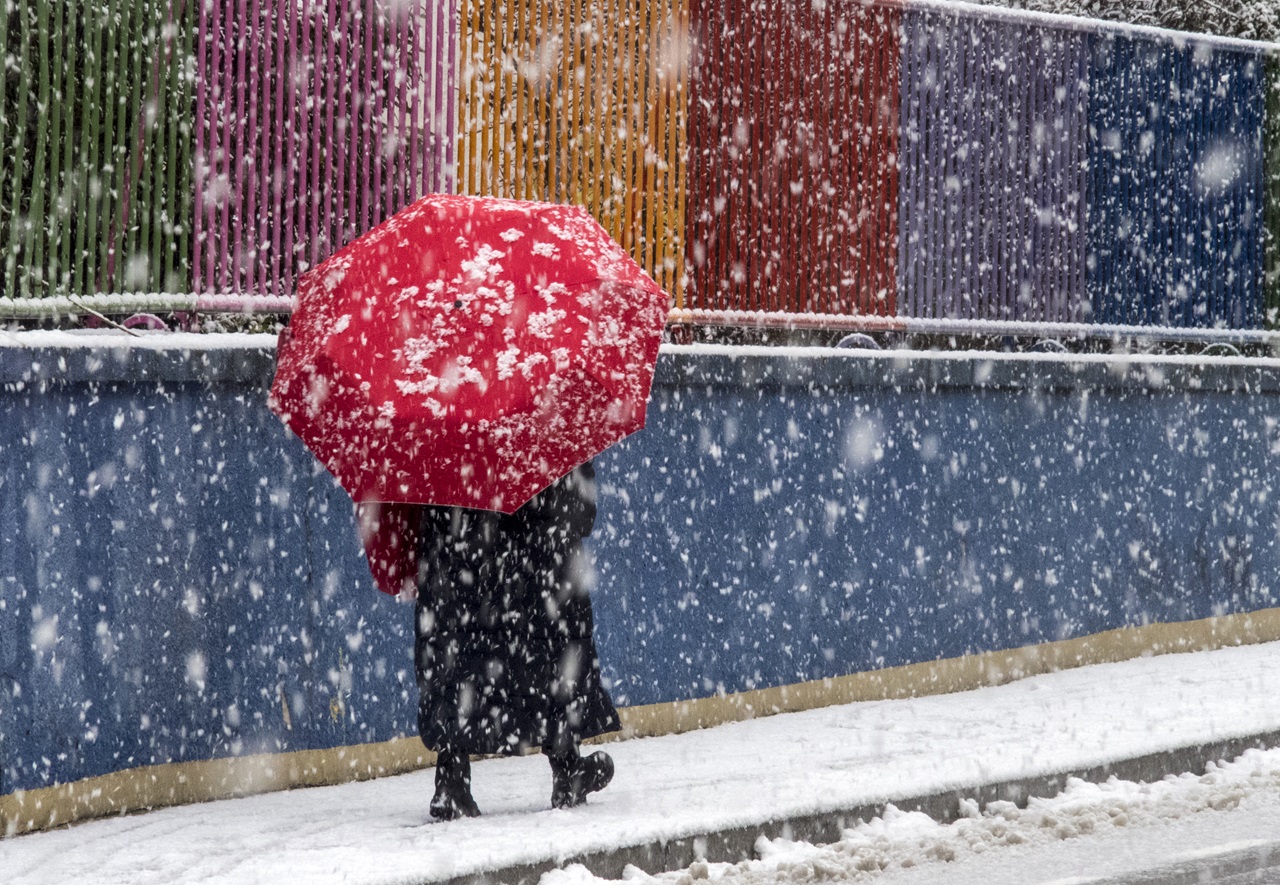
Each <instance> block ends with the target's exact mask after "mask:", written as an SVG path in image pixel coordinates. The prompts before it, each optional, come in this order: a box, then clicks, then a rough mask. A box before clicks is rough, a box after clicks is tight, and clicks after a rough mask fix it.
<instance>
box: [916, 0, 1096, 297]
mask: <svg viewBox="0 0 1280 885" xmlns="http://www.w3.org/2000/svg"><path fill="white" fill-rule="evenodd" d="M1087 63H1088V37H1087V35H1085V34H1083V33H1079V32H1076V31H1068V30H1061V29H1057V28H1049V27H1044V26H1042V25H1028V24H1023V23H1015V22H1008V21H1000V20H987V19H982V18H978V17H975V16H973V15H970V14H949V13H942V12H937V11H922V10H916V9H911V8H910V7H908V8H907V9H906V10H905V11H904V13H903V39H902V77H901V82H902V117H901V121H902V122H901V125H902V138H901V145H902V147H901V161H900V170H901V171H900V181H899V211H900V225H901V239H900V246H899V274H898V280H899V283H898V285H899V312H900V313H901V314H902V315H905V316H911V317H929V318H947V319H966V320H1026V321H1048V322H1077V321H1080V320H1082V319H1083V318H1084V314H1085V312H1086V311H1085V310H1084V309H1083V308H1084V307H1085V303H1086V302H1085V285H1084V258H1085V254H1084V198H1085V190H1086V182H1085V171H1084V170H1085V162H1084V161H1085V148H1086V144H1087V139H1086V137H1085V127H1086V121H1087V112H1086V102H1087V98H1086V91H1087V76H1088V64H1087Z"/></svg>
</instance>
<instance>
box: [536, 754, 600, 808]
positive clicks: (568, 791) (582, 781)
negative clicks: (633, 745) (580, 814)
mask: <svg viewBox="0 0 1280 885" xmlns="http://www.w3.org/2000/svg"><path fill="white" fill-rule="evenodd" d="M544 752H545V753H546V755H547V761H548V762H550V763H551V807H552V808H573V807H574V806H575V805H581V804H582V803H583V802H585V801H587V794H588V793H595V792H597V791H599V790H603V789H604V788H605V787H607V786H608V785H609V782H610V781H611V780H613V758H612V757H611V756H610V755H609V754H608V753H604V752H601V751H599V750H597V751H596V752H594V753H592V754H591V755H590V756H587V757H585V758H584V757H583V756H582V754H581V753H580V752H579V750H578V742H577V741H576V740H561V741H557V742H556V743H555V744H553V745H552V746H550V747H547V748H545V749H544Z"/></svg>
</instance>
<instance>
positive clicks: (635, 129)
mask: <svg viewBox="0 0 1280 885" xmlns="http://www.w3.org/2000/svg"><path fill="white" fill-rule="evenodd" d="M461 2H462V16H461V33H460V40H459V45H460V46H461V50H462V51H461V59H460V65H459V69H460V81H459V96H460V102H459V118H458V186H459V190H461V191H462V192H463V193H469V194H475V195H485V196H498V197H507V198H511V199H518V200H541V201H545V202H551V203H573V204H576V205H579V206H583V207H584V208H586V209H587V210H588V211H589V212H591V214H592V215H594V216H595V218H596V219H597V220H598V221H599V222H600V224H601V225H602V226H603V227H604V228H605V230H607V231H608V232H609V233H610V235H611V236H613V238H614V239H616V240H617V241H618V242H619V243H621V244H622V245H623V247H624V248H625V249H627V251H628V252H630V253H631V255H632V256H633V257H634V258H635V259H636V261H637V262H638V263H639V264H640V266H641V267H643V268H644V269H645V271H647V272H648V273H649V275H650V276H652V277H653V279H654V280H655V281H656V282H657V283H658V284H659V285H660V286H662V288H663V289H665V290H666V291H667V292H668V293H671V294H672V295H673V296H674V298H675V299H676V305H677V306H683V282H682V278H683V276H684V208H685V205H684V200H685V150H686V117H687V114H686V104H685V102H686V96H687V82H688V48H689V36H688V35H689V11H688V5H687V0H603V2H600V0H461Z"/></svg>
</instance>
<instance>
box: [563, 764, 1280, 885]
mask: <svg viewBox="0 0 1280 885" xmlns="http://www.w3.org/2000/svg"><path fill="white" fill-rule="evenodd" d="M1277 801H1280V749H1276V750H1267V751H1261V750H1250V751H1248V752H1246V753H1245V754H1244V755H1243V756H1241V757H1240V758H1239V759H1237V760H1236V761H1234V762H1230V763H1225V764H1217V765H1214V764H1211V765H1210V766H1209V767H1208V770H1207V771H1206V772H1205V773H1204V774H1203V775H1194V774H1181V775H1170V776H1169V777H1166V778H1165V779H1164V780H1162V781H1157V782H1155V783H1150V784H1144V783H1134V782H1132V781H1123V780H1117V779H1115V778H1112V779H1111V780H1109V781H1107V782H1106V783H1102V784H1093V783H1089V782H1087V781H1081V780H1076V779H1072V780H1071V781H1070V782H1069V783H1068V785H1067V787H1066V789H1065V790H1064V791H1063V792H1062V793H1060V794H1058V795H1057V796H1055V797H1053V798H1051V799H1032V800H1031V801H1030V802H1029V803H1028V805H1027V807H1026V808H1019V807H1017V806H1016V805H1014V804H1013V803H1012V802H1003V801H1001V802H992V803H990V804H988V805H987V806H986V807H985V808H979V806H978V804H977V803H976V802H973V801H972V800H964V801H963V802H962V803H961V814H962V817H961V818H960V819H959V820H957V821H955V822H953V823H950V824H942V823H939V822H937V821H935V820H934V819H932V818H930V817H929V816H927V815H925V814H922V813H920V812H910V811H902V810H900V809H898V808H896V807H894V806H893V805H889V806H888V808H887V809H886V811H885V813H884V815H883V816H882V817H878V818H875V819H873V820H871V821H866V822H863V821H859V822H858V824H857V825H855V826H854V827H852V828H851V829H848V830H845V832H844V835H843V837H842V838H841V839H840V841H838V842H835V843H832V844H830V845H812V844H809V843H807V842H796V841H791V840H788V839H765V838H761V839H760V840H759V841H758V842H757V844H756V851H757V853H758V854H759V856H760V859H759V860H752V861H744V862H742V863H738V864H727V863H707V862H705V861H699V862H697V863H694V864H693V865H692V866H690V867H689V868H688V869H685V870H678V871H675V872H669V873H662V874H659V875H657V876H650V875H648V874H646V873H644V872H643V871H641V870H638V869H636V868H634V867H628V869H627V871H626V873H625V874H624V881H626V882H628V883H633V885H689V883H692V882H694V881H712V882H722V883H725V885H763V883H775V882H777V883H780V882H814V881H816V882H865V881H872V880H874V879H875V878H877V877H879V876H880V875H881V874H884V873H888V872H892V871H895V870H899V871H900V870H910V869H913V868H919V867H922V866H925V865H940V864H947V863H952V862H956V861H960V860H964V859H966V858H969V857H973V856H976V855H980V854H984V853H986V852H989V851H993V850H997V849H1002V848H1010V847H1014V846H1018V847H1023V848H1026V847H1035V846H1044V845H1049V844H1051V843H1054V842H1061V841H1065V840H1071V839H1077V838H1080V837H1085V836H1100V835H1104V834H1105V833H1106V831H1108V830H1112V831H1114V830H1120V829H1122V828H1125V829H1137V828H1141V827H1150V826H1154V825H1159V824H1167V823H1170V822H1177V821H1182V820H1185V819H1187V818H1190V817H1193V816H1194V815H1199V814H1202V813H1204V812H1224V811H1231V810H1234V809H1236V808H1240V807H1242V806H1247V805H1249V804H1251V803H1253V804H1261V803H1265V802H1271V803H1273V804H1274V803H1275V802H1277ZM940 872H941V871H940ZM604 881H607V880H602V879H598V878H596V877H594V876H592V875H591V873H590V872H589V871H587V869H586V868H585V867H583V866H581V865H575V866H570V867H567V868H566V869H563V870H555V871H553V872H550V873H547V874H546V875H544V876H543V877H542V880H541V885H595V883H601V882H604Z"/></svg>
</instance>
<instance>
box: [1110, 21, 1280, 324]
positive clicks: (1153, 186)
mask: <svg viewBox="0 0 1280 885" xmlns="http://www.w3.org/2000/svg"><path fill="white" fill-rule="evenodd" d="M1092 42H1093V48H1092V53H1091V54H1092V59H1091V67H1090V79H1091V85H1090V100H1089V197H1088V201H1089V220H1088V228H1089V273H1088V279H1089V282H1088V286H1089V298H1090V302H1091V304H1092V307H1093V316H1092V320H1093V322H1095V323H1121V324H1134V325H1160V326H1175V327H1200V328H1206V327H1229V328H1257V327H1258V326H1260V324H1261V322H1262V319H1263V311H1262V286H1263V280H1262V263H1263V258H1264V245H1263V244H1264V231H1263V212H1264V199H1265V196H1264V187H1263V176H1264V164H1263V158H1262V126H1263V110H1264V99H1265V96H1264V89H1263V83H1264V68H1263V64H1262V62H1263V59H1262V57H1261V56H1260V55H1259V54H1258V53H1256V52H1253V51H1249V50H1245V49H1233V48H1223V47H1221V46H1214V45H1211V44H1204V43H1196V42H1194V41H1186V42H1173V41H1171V40H1158V39H1154V38H1148V37H1141V36H1133V35H1125V34H1096V35H1094V37H1093V41H1092Z"/></svg>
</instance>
